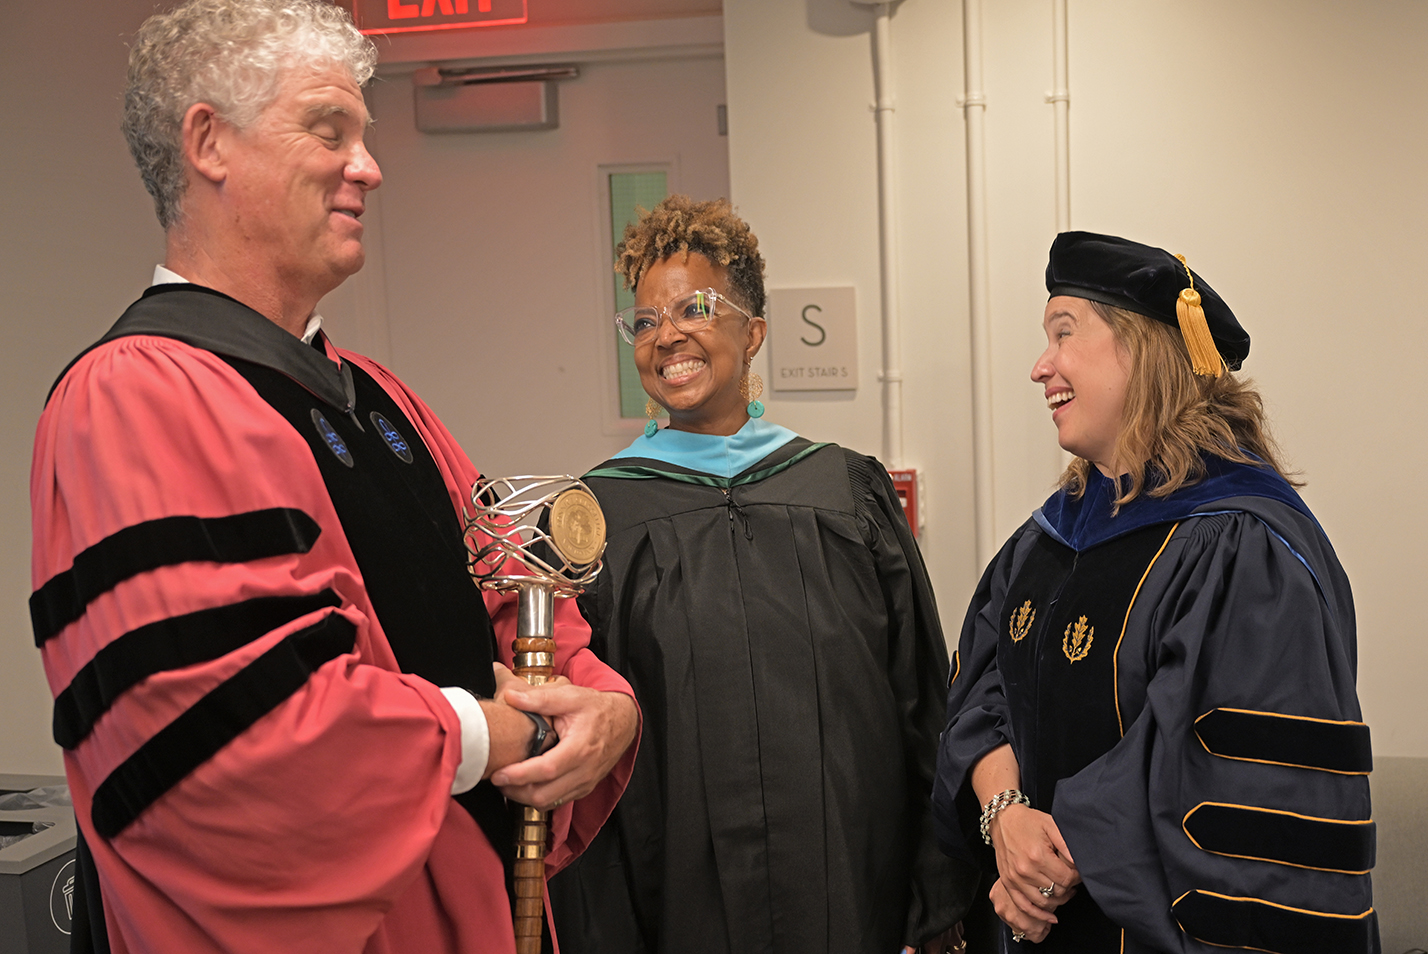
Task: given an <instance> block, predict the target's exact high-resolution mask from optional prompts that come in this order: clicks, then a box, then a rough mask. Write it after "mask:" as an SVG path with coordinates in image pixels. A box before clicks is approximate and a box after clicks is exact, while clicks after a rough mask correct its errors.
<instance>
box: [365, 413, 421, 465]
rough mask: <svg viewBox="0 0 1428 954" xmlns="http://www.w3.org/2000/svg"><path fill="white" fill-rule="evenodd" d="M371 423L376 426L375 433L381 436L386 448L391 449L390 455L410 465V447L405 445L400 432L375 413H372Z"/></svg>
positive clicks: (405, 440)
mask: <svg viewBox="0 0 1428 954" xmlns="http://www.w3.org/2000/svg"><path fill="white" fill-rule="evenodd" d="M372 423H373V425H375V426H376V428H377V433H378V434H381V435H382V440H384V441H386V442H387V446H388V447H390V448H391V449H392V453H393V454H396V455H397V456H398V457H400V458H401V459H402V460H404V461H406V462H407V463H408V464H410V463H411V462H412V460H413V457H412V446H411V445H410V444H408V443H407V439H406V438H405V437H403V436H402V432H401V431H399V430H397V429H396V428H395V427H393V426H392V422H391V421H389V420H387V419H386V418H385V417H383V416H382V415H380V414H378V413H377V412H376V411H373V412H372Z"/></svg>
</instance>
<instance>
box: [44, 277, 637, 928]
mask: <svg viewBox="0 0 1428 954" xmlns="http://www.w3.org/2000/svg"><path fill="white" fill-rule="evenodd" d="M180 339H182V340H180ZM318 349H321V350H318ZM477 476H478V475H477V471H476V469H475V467H474V466H472V464H471V462H470V461H469V460H468V459H467V457H466V455H465V454H464V453H463V452H462V450H461V449H460V447H458V446H457V444H456V442H455V440H454V439H453V438H452V436H451V435H450V433H448V432H447V430H446V429H445V428H444V427H443V426H442V424H441V422H440V421H438V420H437V418H436V416H435V415H434V414H432V412H431V410H430V409H429V408H427V407H426V406H425V405H424V404H423V403H422V402H421V400H420V399H419V398H417V397H416V395H414V394H413V393H412V392H411V391H409V390H408V389H407V388H406V387H405V386H404V385H403V384H402V383H401V382H400V381H398V380H397V379H396V378H395V377H394V376H393V375H392V374H391V373H390V372H388V371H387V370H386V369H384V368H382V367H380V366H379V365H377V364H375V363H374V362H371V361H369V360H367V359H365V358H362V357H360V356H358V355H354V354H351V353H348V352H345V351H339V350H337V349H336V348H334V347H332V345H331V344H330V343H327V342H326V341H325V340H324V339H319V341H318V343H317V345H315V346H314V347H309V346H306V345H303V344H302V342H301V341H300V340H299V339H297V338H295V337H293V336H292V335H289V334H287V333H286V332H284V331H282V330H281V329H279V328H277V326H276V325H273V324H272V323H271V322H269V321H267V320H266V319H264V318H263V317H262V316H260V315H258V314H257V313H256V312H253V311H251V310H250V309H248V308H246V307H245V306H243V305H241V304H239V303H238V302H236V301H233V300H232V299H230V298H227V297H226V296H222V295H220V294H218V293H216V292H212V291H210V290H207V289H202V288H199V287H197V286H192V285H170V286H157V287H156V288H153V289H150V291H149V293H147V294H146V295H145V297H144V298H143V299H141V300H140V301H139V302H137V303H135V305H134V306H132V307H131V308H130V309H129V311H128V312H126V314H125V316H124V317H123V318H121V320H120V322H119V324H118V325H116V326H115V328H114V329H113V330H111V332H110V334H109V335H107V336H106V338H105V339H104V340H102V342H101V343H100V344H99V345H97V346H96V347H94V348H92V349H91V350H89V351H88V352H86V353H85V354H83V355H82V356H81V357H80V358H79V359H77V360H76V362H75V363H74V364H73V365H71V367H70V368H69V369H68V370H67V372H66V373H65V375H64V376H63V377H62V379H61V380H60V381H59V382H58V384H57V385H56V387H55V389H54V391H53V393H52V396H51V398H50V400H49V403H48V405H47V407H46V409H45V412H44V414H43V416H42V417H41V419H40V423H39V429H38V434H37V437H36V444H35V456H34V463H33V469H32V474H31V502H32V507H33V522H34V528H33V529H34V537H33V540H34V550H33V583H34V587H35V594H34V596H33V597H32V599H31V613H32V617H33V619H34V624H35V636H36V642H37V644H38V645H40V647H41V650H42V653H43V657H44V665H45V671H46V674H47V676H48V679H49V682H50V687H51V690H52V691H53V693H54V694H55V696H56V709H55V735H56V740H57V741H59V742H60V744H61V745H63V746H64V748H65V756H64V758H65V767H66V773H67V775H68V778H69V782H70V786H71V791H72V793H73V796H74V805H75V812H76V815H77V818H78V822H79V826H80V830H81V834H82V837H83V839H84V841H85V843H87V845H88V848H89V850H90V851H92V855H93V864H94V866H95V867H96V868H97V872H98V882H99V885H100V886H101V888H102V892H101V893H102V897H103V912H104V917H103V919H102V923H103V928H104V930H105V931H107V935H108V944H109V946H110V948H111V949H112V950H113V951H115V952H116V954H118V952H135V954H138V952H149V951H183V952H185V954H198V952H209V951H211V952H220V951H221V952H245V951H251V952H264V954H271V952H275V951H295V952H296V951H302V952H326V951H331V952H353V954H355V952H358V951H362V952H367V954H388V952H390V954H401V952H413V954H440V952H453V954H455V952H463V954H465V952H482V954H484V952H493V954H494V952H502V954H505V952H509V951H512V950H513V947H514V941H513V937H512V929H511V913H510V909H509V906H508V905H509V902H508V897H507V893H506V890H505V886H504V880H505V869H504V865H503V856H504V855H506V854H507V853H508V852H509V847H508V844H509V843H502V844H497V845H495V846H493V843H492V835H491V834H490V832H491V831H493V830H494V831H499V830H500V829H501V825H502V815H501V805H500V801H501V800H500V798H499V793H498V792H496V791H495V790H494V789H492V788H491V787H490V786H489V784H487V783H483V784H482V785H479V786H477V788H476V789H474V790H473V791H472V792H470V793H467V794H465V795H462V796H458V797H457V798H456V799H453V797H452V796H451V794H450V787H451V784H452V778H453V776H454V774H455V771H456V769H457V767H458V765H459V764H460V761H461V741H460V723H459V721H458V719H457V716H456V713H455V711H454V710H453V709H452V707H451V705H450V704H449V703H448V702H447V701H446V699H445V697H444V696H443V695H442V693H441V692H440V689H439V688H438V687H439V686H453V685H455V686H464V687H466V688H469V689H472V690H473V691H476V692H487V693H489V691H490V689H491V687H492V685H493V681H492V677H491V672H490V663H491V660H492V658H493V657H495V656H497V655H499V658H500V659H501V660H502V661H504V662H505V663H506V664H507V665H509V664H510V663H511V652H510V643H511V638H512V636H513V635H514V627H515V620H514V616H515V612H514V611H515V605H514V602H513V598H511V597H506V596H501V595H497V594H492V593H485V594H482V592H481V591H479V590H477V589H476V588H475V586H474V585H473V584H472V583H471V581H470V579H469V578H468V577H466V573H465V567H464V549H463V548H462V545H461V517H460V514H461V507H462V503H463V501H464V500H465V497H466V494H467V492H468V490H469V488H470V487H471V485H472V482H473V481H474V480H476V478H477ZM488 613H489V616H488ZM556 636H557V645H558V647H559V649H558V653H557V658H556V669H557V671H558V672H559V673H561V674H563V675H565V676H567V677H569V678H570V679H571V681H572V682H575V683H577V684H581V685H586V686H590V687H593V688H596V689H601V690H614V691H621V692H629V688H628V685H627V684H626V683H625V682H624V680H623V679H621V678H620V677H619V676H617V675H616V674H615V673H614V672H613V671H611V670H610V669H609V668H608V667H606V666H605V665H604V664H603V663H601V662H599V661H598V660H597V659H596V658H595V657H594V656H593V655H592V654H591V653H590V652H589V651H588V650H587V649H586V643H587V642H588V637H589V630H588V627H587V626H586V625H585V623H584V622H583V620H582V619H581V618H580V615H579V613H578V611H577V610H576V609H575V607H574V605H573V601H558V603H557V609H556ZM633 758H634V752H633V748H632V750H631V752H630V753H627V755H626V756H625V758H624V760H623V761H622V762H621V763H620V764H619V766H617V768H616V770H615V771H614V772H613V773H612V774H611V776H610V777H608V778H607V779H605V780H604V781H603V782H602V783H601V784H600V786H599V787H598V788H597V789H596V790H595V791H594V792H593V793H592V794H591V795H589V796H587V797H586V798H584V799H581V800H579V801H577V802H576V803H574V804H573V805H571V806H565V807H562V808H560V809H559V810H557V811H556V812H555V813H554V815H553V819H552V829H553V838H554V847H553V849H552V851H551V853H550V855H549V858H548V859H547V860H548V868H549V870H551V871H554V870H557V869H559V868H560V867H562V866H563V865H565V864H567V863H568V862H569V861H570V860H571V859H572V858H573V857H574V856H575V855H576V854H578V853H579V852H580V851H581V850H582V849H583V847H584V846H585V845H586V844H587V843H588V842H589V841H590V840H591V838H592V837H593V836H594V833H595V832H596V831H597V830H598V828H599V827H600V825H601V824H602V823H603V822H604V820H605V818H606V817H607V816H608V814H609V812H610V811H611V809H612V807H613V805H614V803H615V801H616V800H617V799H618V797H619V794H620V792H621V791H622V789H623V787H624V784H625V782H626V780H627V779H628V776H629V772H630V769H631V765H632V763H633ZM507 824H508V822H507ZM497 840H500V839H497ZM91 900H92V899H91ZM96 930H98V926H97V925H96Z"/></svg>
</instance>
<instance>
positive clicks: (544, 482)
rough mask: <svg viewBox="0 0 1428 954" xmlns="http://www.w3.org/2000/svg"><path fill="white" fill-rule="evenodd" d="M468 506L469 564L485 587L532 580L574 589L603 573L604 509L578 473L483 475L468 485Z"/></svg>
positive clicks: (558, 591) (561, 590)
mask: <svg viewBox="0 0 1428 954" xmlns="http://www.w3.org/2000/svg"><path fill="white" fill-rule="evenodd" d="M471 506H472V509H471V511H470V512H468V513H467V514H466V535H465V536H466V551H467V567H468V568H469V569H470V571H471V575H472V577H474V578H475V580H476V582H477V583H478V584H479V585H480V586H481V587H482V589H489V590H524V589H527V588H529V587H530V586H532V584H534V585H537V586H540V587H542V588H544V589H548V591H549V592H551V593H552V594H553V595H555V596H565V597H570V596H576V595H578V594H580V593H582V592H583V591H584V590H585V588H586V587H587V586H589V585H590V584H591V583H592V582H593V581H594V580H595V577H596V576H597V575H599V573H600V568H601V566H602V560H601V557H602V555H603V554H604V552H605V515H604V514H603V513H602V512H601V511H600V504H599V503H597V502H596V500H595V496H594V495H593V494H592V493H590V488H589V487H586V486H585V484H584V483H583V482H581V481H580V480H578V479H576V478H575V477H571V476H568V475H561V476H554V477H529V476H521V477H494V478H490V479H487V480H480V481H477V483H476V486H474V487H472V488H471ZM511 561H515V563H517V564H518V565H519V566H518V567H513V566H511V565H510V564H511Z"/></svg>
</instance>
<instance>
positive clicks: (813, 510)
mask: <svg viewBox="0 0 1428 954" xmlns="http://www.w3.org/2000/svg"><path fill="white" fill-rule="evenodd" d="M601 475H604V476H601ZM587 480H588V482H589V485H590V487H591V488H592V489H593V490H594V492H595V494H596V495H597V496H598V497H599V499H600V504H601V506H602V507H603V509H604V511H605V517H606V520H607V521H608V523H609V549H608V550H607V551H606V554H605V570H604V572H603V573H602V574H601V576H600V578H599V580H598V582H597V584H596V586H595V588H594V589H593V590H592V591H590V592H589V593H587V594H586V595H585V596H583V597H582V598H581V609H582V610H583V611H584V612H585V614H586V617H587V618H588V619H589V620H590V622H591V626H592V629H593V631H594V639H593V642H592V647H593V648H595V650H596V652H597V653H599V654H600V655H601V656H602V658H604V659H605V660H606V661H607V662H608V663H610V664H611V665H612V666H613V667H614V668H615V669H616V670H618V671H619V672H620V673H622V674H623V675H624V676H625V677H626V678H627V679H629V680H630V683H631V685H632V686H633V687H634V690H635V694H636V696H637V698H638V699H639V701H640V705H641V708H642V710H643V712H644V720H645V721H644V729H643V736H642V740H641V747H640V757H639V760H638V761H637V763H636V765H635V771H634V777H633V778H632V779H631V781H630V786H629V788H628V789H627V790H626V793H625V796H624V798H623V800H622V801H621V802H620V804H619V806H618V807H617V809H616V814H615V817H614V818H613V819H612V823H611V824H608V825H607V826H606V828H605V829H604V831H602V833H601V835H600V836H599V837H598V838H597V839H596V841H595V843H594V844H593V845H592V846H591V847H590V848H589V849H588V850H587V852H586V855H585V857H584V859H582V860H581V861H579V862H577V863H576V864H575V865H574V866H572V868H571V869H570V870H569V871H568V872H566V873H563V874H561V875H560V876H558V877H557V878H555V879H554V880H553V881H552V883H551V894H552V898H553V903H554V916H555V920H556V923H557V924H559V925H560V931H561V944H562V948H563V949H564V950H565V951H566V952H567V954H571V952H573V954H582V952H618V954H634V952H639V951H647V952H656V951H658V952H669V954H676V952H677V954H686V952H691V951H698V952H701V954H718V952H732V954H761V952H776V954H865V952H878V954H892V952H894V951H896V950H898V949H899V948H900V945H902V944H903V943H905V942H920V941H922V940H924V939H927V938H929V937H932V936H934V935H936V934H938V933H939V932H941V931H943V930H945V929H946V928H948V927H950V926H951V925H952V924H953V923H955V922H956V921H957V920H958V918H959V917H960V916H961V914H962V912H963V910H965V907H966V905H967V903H968V902H969V901H970V897H971V883H972V881H974V879H975V873H974V872H972V870H971V867H970V866H963V867H960V868H959V867H958V864H957V863H956V862H954V861H952V860H951V859H948V858H946V857H942V856H941V854H940V852H939V851H938V850H937V848H936V845H935V843H934V840H933V836H932V819H931V815H930V805H929V794H930V791H931V784H932V773H933V768H934V764H935V754H936V745H937V734H938V732H939V730H940V729H941V725H942V712H941V709H942V699H943V697H944V692H945V689H944V685H945V682H944V680H945V673H946V671H947V655H946V646H945V643H944V641H943V636H942V630H941V626H940V624H939V621H938V616H937V609H936V606H935V604H934V602H933V596H932V590H931V587H930V585H929V581H928V579H927V574H926V571H925V569H924V567H923V564H922V559H921V557H920V555H919V553H918V550H917V545H916V543H915V542H914V540H913V538H912V536H911V533H910V532H909V530H908V526H907V522H906V520H905V518H904V517H903V515H902V512H901V508H900V506H899V503H898V499H897V496H896V492H895V491H894V489H893V487H892V483H891V481H890V480H889V478H888V476H887V474H886V472H885V471H884V470H883V468H882V467H881V466H880V465H879V464H878V463H877V462H876V461H874V460H872V459H871V458H867V457H863V456H860V455H857V454H853V453H851V452H848V451H845V450H843V449H842V448H839V447H837V446H833V445H812V444H810V443H809V442H808V441H806V440H803V439H801V438H796V439H794V440H793V441H792V442H790V443H788V444H786V445H784V446H783V447H781V448H779V449H778V450H776V451H775V452H774V453H773V454H771V455H770V456H769V457H767V458H765V459H764V460H762V461H760V462H759V463H757V464H755V465H753V466H752V467H750V468H749V469H748V470H747V471H745V472H744V473H742V474H740V475H738V476H736V477H734V478H733V479H732V480H726V479H723V478H718V477H711V476H709V475H707V474H700V473H698V472H696V471H690V470H686V469H684V468H681V467H678V466H675V465H672V464H668V463H664V462H661V461H656V460H647V459H639V458H623V459H616V460H612V461H609V462H607V463H606V464H605V465H602V466H601V467H600V468H597V469H596V470H595V471H593V472H592V474H591V475H588V476H587Z"/></svg>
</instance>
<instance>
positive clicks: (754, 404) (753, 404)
mask: <svg viewBox="0 0 1428 954" xmlns="http://www.w3.org/2000/svg"><path fill="white" fill-rule="evenodd" d="M763 393H764V379H763V378H761V377H759V376H758V375H757V374H755V373H754V372H752V371H749V370H747V369H746V370H745V371H744V379H743V380H742V381H740V382H739V396H740V397H741V398H743V399H744V400H745V401H746V402H748V407H747V408H746V410H747V411H748V412H749V417H763V416H764V402H763V401H760V400H759V398H760V397H761V396H762V395H763Z"/></svg>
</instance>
